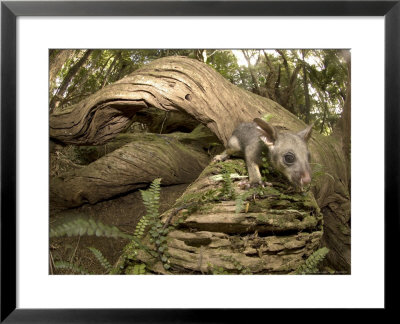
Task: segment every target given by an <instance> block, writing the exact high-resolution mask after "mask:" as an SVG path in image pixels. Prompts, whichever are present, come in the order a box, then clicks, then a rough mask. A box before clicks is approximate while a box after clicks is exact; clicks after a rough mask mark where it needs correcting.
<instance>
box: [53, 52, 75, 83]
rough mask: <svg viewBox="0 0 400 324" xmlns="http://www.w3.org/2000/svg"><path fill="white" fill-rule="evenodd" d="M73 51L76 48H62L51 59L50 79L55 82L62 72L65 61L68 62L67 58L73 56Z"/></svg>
mask: <svg viewBox="0 0 400 324" xmlns="http://www.w3.org/2000/svg"><path fill="white" fill-rule="evenodd" d="M73 52H74V50H60V51H59V52H58V53H57V54H56V55H55V57H54V58H53V59H52V60H50V62H49V63H50V66H49V80H50V82H51V83H54V82H55V79H56V76H57V74H58V73H59V72H60V70H61V68H62V67H63V65H64V64H65V62H67V60H68V59H69V58H70V57H71V55H72V54H73Z"/></svg>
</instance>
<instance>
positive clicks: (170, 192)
mask: <svg viewBox="0 0 400 324" xmlns="http://www.w3.org/2000/svg"><path fill="white" fill-rule="evenodd" d="M73 155H74V153H73V149H71V148H70V147H69V148H68V147H66V148H64V149H61V150H60V151H56V153H51V154H50V176H57V175H58V174H59V173H63V172H66V171H69V170H71V169H74V168H76V167H79V165H77V164H76V159H75V158H74V156H73ZM188 185H189V184H180V185H174V186H166V187H162V189H161V196H160V213H162V212H164V211H166V210H168V209H169V208H171V207H172V205H173V204H174V203H175V201H176V200H177V198H179V197H180V196H181V195H182V193H183V192H184V191H185V189H186V188H187V186H188ZM145 213H146V209H145V206H144V204H143V201H142V196H141V194H140V191H139V190H135V191H132V192H129V193H127V194H124V195H121V196H119V197H114V198H113V199H109V200H105V201H102V202H98V203H96V204H94V205H90V204H85V205H83V206H80V207H78V208H72V209H68V210H63V211H59V210H54V209H52V206H51V205H50V219H49V222H50V226H54V225H57V224H58V223H64V222H65V221H68V220H73V219H76V218H84V219H93V220H95V221H96V222H101V223H103V224H105V225H109V226H116V227H117V228H118V229H120V230H121V231H123V232H125V233H127V234H133V233H134V231H135V228H136V225H137V223H138V221H139V220H140V219H141V217H142V216H143V215H145ZM127 243H129V240H128V239H121V238H107V237H97V236H94V235H93V236H88V235H83V236H72V237H68V236H64V237H55V238H51V239H50V242H49V273H50V274H75V272H72V271H71V270H64V269H62V270H61V269H55V267H54V262H56V261H64V262H69V263H71V264H73V265H74V266H76V267H80V268H82V269H84V270H86V271H87V272H89V273H91V274H104V273H105V272H106V270H105V269H104V268H103V266H102V265H101V264H100V262H99V261H98V260H97V259H96V257H95V256H94V254H93V253H92V252H91V251H90V250H89V248H90V247H93V248H96V249H97V250H99V251H100V252H101V253H102V254H103V256H104V257H105V258H106V259H107V260H108V262H109V263H110V264H111V265H114V264H115V263H116V262H117V260H118V258H119V257H120V255H121V254H122V251H123V248H124V247H125V246H126V244H127Z"/></svg>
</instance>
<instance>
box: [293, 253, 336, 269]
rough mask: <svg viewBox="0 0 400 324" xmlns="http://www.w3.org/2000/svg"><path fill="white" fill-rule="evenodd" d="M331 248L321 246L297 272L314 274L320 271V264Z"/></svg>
mask: <svg viewBox="0 0 400 324" xmlns="http://www.w3.org/2000/svg"><path fill="white" fill-rule="evenodd" d="M328 252H329V249H328V248H326V247H323V248H320V249H318V250H317V251H315V252H314V253H313V254H311V255H310V256H309V257H308V259H307V260H306V262H305V263H304V264H302V265H301V266H300V267H299V268H298V269H297V270H296V271H295V274H314V273H318V265H319V264H320V263H321V262H322V260H324V259H325V256H326V255H327V254H328Z"/></svg>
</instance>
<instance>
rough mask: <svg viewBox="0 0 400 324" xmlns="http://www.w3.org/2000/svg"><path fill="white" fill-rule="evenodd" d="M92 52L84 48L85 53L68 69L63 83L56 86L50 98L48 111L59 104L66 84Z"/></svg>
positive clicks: (66, 86) (51, 110)
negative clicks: (54, 92)
mask: <svg viewBox="0 0 400 324" xmlns="http://www.w3.org/2000/svg"><path fill="white" fill-rule="evenodd" d="M92 52H93V50H86V52H85V54H83V56H82V57H81V58H80V60H79V61H78V62H77V63H76V64H75V65H74V66H73V67H72V68H71V69H70V70H69V71H68V74H67V75H66V77H65V78H64V80H63V83H62V84H61V86H60V87H59V88H58V90H57V93H56V94H55V95H54V96H53V98H52V99H51V100H50V104H49V106H50V113H51V112H53V110H54V109H55V108H57V106H58V105H59V104H60V102H61V98H62V96H63V95H64V93H65V91H66V90H67V88H68V85H69V84H70V82H71V80H72V78H73V77H74V76H75V74H76V73H77V72H78V71H79V69H80V68H81V67H82V66H83V65H84V64H85V62H86V61H87V59H88V58H89V55H90V54H91V53H92Z"/></svg>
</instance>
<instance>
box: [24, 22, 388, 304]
mask: <svg viewBox="0 0 400 324" xmlns="http://www.w3.org/2000/svg"><path fill="white" fill-rule="evenodd" d="M17 30H18V36H17V37H18V39H17V41H18V42H17V44H18V76H17V77H18V138H17V143H18V144H17V145H18V165H17V167H18V196H17V197H18V217H17V228H18V242H17V246H18V255H17V258H18V264H17V265H18V273H17V278H18V291H17V294H18V302H17V306H18V307H21V308H56V307H57V308H84V307H85V308H121V307H123V308H124V307H127V308H153V307H177V308H186V307H192V308H197V307H224V308H225V307H226V308H230V307H234V308H247V307H249V308H250V307H251V308H257V307H262V308H269V307H285V308H286V307H383V292H384V290H383V278H384V277H383V251H384V249H383V225H384V223H383V221H384V219H383V170H384V164H383V143H384V140H383V130H384V122H383V109H384V106H383V103H384V69H383V66H384V19H383V18H366V17H362V18H323V19H322V18H271V17H257V18H245V17H242V18H232V17H224V18H199V17H195V18H194V17H189V18H183V17H180V18H155V17H152V18H126V17H124V18H42V17H34V18H32V17H18V22H17ZM172 47H173V48H351V49H352V73H353V74H352V166H353V168H352V274H351V275H347V276H303V277H298V276H174V277H171V276H104V277H101V278H99V277H98V276H48V275H47V273H48V264H47V260H48V249H47V244H48V234H47V229H48V197H47V193H48V180H47V179H48V178H47V177H48V151H47V148H48V109H47V94H48V89H47V69H48V61H47V60H48V48H172ZM372 188H373V190H372ZM370 195H373V199H368V197H369V196H370ZM371 233H373V235H372V234H371Z"/></svg>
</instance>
